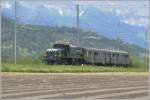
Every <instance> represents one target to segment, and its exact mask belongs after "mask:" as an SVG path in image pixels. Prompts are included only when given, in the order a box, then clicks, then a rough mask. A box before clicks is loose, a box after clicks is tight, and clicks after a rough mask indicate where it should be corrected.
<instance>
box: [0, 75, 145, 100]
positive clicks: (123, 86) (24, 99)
mask: <svg viewBox="0 0 150 100" xmlns="http://www.w3.org/2000/svg"><path fill="white" fill-rule="evenodd" d="M1 82H2V83H1V85H2V89H1V90H2V99H3V100H58V99H62V100H63V99H64V100H66V99H68V100H70V99H71V100H72V99H73V100H74V99H75V100H94V99H96V100H97V99H100V100H103V99H105V100H106V99H111V100H116V99H119V100H120V99H127V100H148V74H114V73H95V74H94V73H92V74H88V73H86V74H63V73H62V74H60V73H59V74H55V73H53V74H38V73H37V74H32V73H30V74H27V73H25V74H22V73H16V74H14V73H2V81H1Z"/></svg>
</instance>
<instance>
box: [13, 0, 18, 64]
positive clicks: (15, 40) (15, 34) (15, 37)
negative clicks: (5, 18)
mask: <svg viewBox="0 0 150 100" xmlns="http://www.w3.org/2000/svg"><path fill="white" fill-rule="evenodd" d="M17 2H18V1H17V0H15V32H14V48H15V58H14V63H15V64H16V62H17V61H16V58H17V57H16V56H17V55H16V53H17V52H16V49H17V47H16V46H17V43H16V42H17Z"/></svg>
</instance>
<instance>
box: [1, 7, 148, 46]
mask: <svg viewBox="0 0 150 100" xmlns="http://www.w3.org/2000/svg"><path fill="white" fill-rule="evenodd" d="M17 11H18V13H17V14H18V20H17V21H18V23H19V24H23V25H27V24H31V25H43V26H50V27H62V26H66V27H69V28H72V27H76V6H75V5H58V6H57V5H42V4H37V5H36V6H26V5H25V4H19V5H18V9H17ZM2 14H3V15H4V16H5V17H7V18H10V19H14V9H13V7H12V8H11V7H6V8H3V10H2ZM130 14H132V13H128V17H129V15H130ZM133 17H134V16H133ZM141 17H142V16H141ZM135 18H137V16H135ZM79 19H80V20H79V22H80V29H83V30H87V31H92V32H95V33H96V34H97V35H98V36H104V37H106V38H109V39H116V38H117V37H118V36H119V38H120V39H121V40H123V41H125V42H127V43H130V44H135V45H139V46H141V47H146V44H145V31H146V27H145V26H139V25H137V24H134V25H131V24H129V23H125V21H124V16H119V15H117V14H116V12H111V13H110V12H107V11H101V10H99V9H96V8H95V7H94V6H90V5H88V6H86V5H85V6H84V5H81V6H80V17H79ZM87 35H88V34H87Z"/></svg>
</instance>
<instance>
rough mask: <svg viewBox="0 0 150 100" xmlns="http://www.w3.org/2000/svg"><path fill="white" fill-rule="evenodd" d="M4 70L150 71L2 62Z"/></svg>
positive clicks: (138, 68)
mask: <svg viewBox="0 0 150 100" xmlns="http://www.w3.org/2000/svg"><path fill="white" fill-rule="evenodd" d="M2 72H29V73H92V72H148V69H147V68H144V67H137V68H135V67H132V68H131V67H126V68H125V67H110V66H105V67H104V66H92V65H84V66H77V65H74V66H72V65H45V64H25V65H22V64H17V65H14V64H2Z"/></svg>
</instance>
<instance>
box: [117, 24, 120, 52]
mask: <svg viewBox="0 0 150 100" xmlns="http://www.w3.org/2000/svg"><path fill="white" fill-rule="evenodd" d="M119 28H120V21H119V23H118V24H117V30H118V35H117V50H118V51H119V50H120V32H119Z"/></svg>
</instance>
